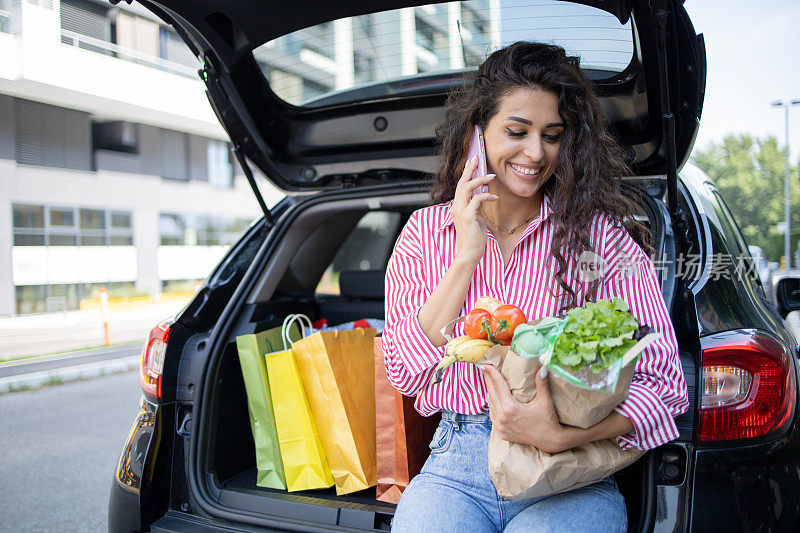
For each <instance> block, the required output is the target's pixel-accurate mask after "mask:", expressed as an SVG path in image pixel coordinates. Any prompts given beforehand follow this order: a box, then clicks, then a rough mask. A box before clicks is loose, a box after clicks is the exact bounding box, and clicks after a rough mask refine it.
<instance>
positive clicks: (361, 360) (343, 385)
mask: <svg viewBox="0 0 800 533" xmlns="http://www.w3.org/2000/svg"><path fill="white" fill-rule="evenodd" d="M374 338H375V330H374V329H371V328H370V329H364V328H358V329H355V330H351V331H324V332H317V333H314V334H312V335H309V336H308V337H305V338H304V339H301V340H299V341H296V342H294V343H292V352H293V353H294V355H295V358H296V359H297V366H298V368H299V370H300V377H301V378H302V380H303V387H304V388H305V391H306V394H307V395H308V403H309V405H310V407H311V412H312V413H313V415H314V421H315V423H316V426H317V430H318V431H319V436H320V439H321V441H322V446H323V448H324V449H325V455H326V456H327V458H328V464H329V465H330V467H331V472H332V473H333V479H334V480H335V482H336V494H349V493H351V492H356V491H359V490H364V489H367V488H369V487H374V486H375V484H376V483H377V471H376V459H375V384H374V382H373V380H372V377H373V368H372V367H373V343H374V341H373V339H374Z"/></svg>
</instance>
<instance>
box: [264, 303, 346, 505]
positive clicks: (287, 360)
mask: <svg viewBox="0 0 800 533" xmlns="http://www.w3.org/2000/svg"><path fill="white" fill-rule="evenodd" d="M296 320H297V315H290V316H288V317H286V320H285V321H284V323H283V337H284V346H288V345H289V342H291V341H290V339H288V338H287V337H288V332H289V328H290V327H291V325H292V324H293V323H294V322H295V321H296ZM266 360H267V376H268V377H269V386H270V392H271V394H272V408H273V411H274V413H275V425H276V427H277V430H278V445H279V446H280V450H281V459H282V461H283V470H284V474H285V476H286V487H287V490H288V491H289V492H293V491H297V490H306V489H322V488H328V487H331V486H333V476H332V475H331V469H330V467H329V466H328V461H327V459H326V457H325V451H324V449H323V447H322V443H321V442H320V438H319V434H318V433H317V428H316V426H315V424H314V419H313V418H312V416H311V409H310V408H309V405H308V399H307V398H306V393H305V390H304V389H303V384H302V382H301V380H300V374H299V372H298V369H297V364H296V362H295V358H294V354H293V353H292V349H291V348H289V349H285V350H283V351H280V352H273V353H268V354H266Z"/></svg>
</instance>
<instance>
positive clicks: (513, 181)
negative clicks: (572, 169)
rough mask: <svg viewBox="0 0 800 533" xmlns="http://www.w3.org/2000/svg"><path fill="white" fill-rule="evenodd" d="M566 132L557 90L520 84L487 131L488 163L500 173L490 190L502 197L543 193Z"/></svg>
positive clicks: (492, 120)
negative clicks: (559, 108)
mask: <svg viewBox="0 0 800 533" xmlns="http://www.w3.org/2000/svg"><path fill="white" fill-rule="evenodd" d="M563 133H564V121H563V120H562V118H561V116H560V115H559V114H558V96H557V95H556V94H555V93H553V92H550V91H545V90H543V89H539V88H536V89H529V88H519V89H515V90H514V91H512V92H510V93H509V94H508V95H506V96H505V97H503V98H502V100H501V101H500V109H499V111H498V112H497V114H496V115H494V116H493V117H492V118H491V119H490V120H489V124H488V125H487V126H486V130H485V131H484V140H485V142H486V163H487V166H488V169H489V172H491V173H494V174H496V175H497V177H496V178H495V179H494V180H493V181H492V183H491V185H490V186H489V190H490V192H492V193H494V194H497V195H498V196H500V197H501V198H502V197H503V196H507V194H508V193H511V194H512V195H515V196H518V197H523V198H531V197H533V196H537V195H539V194H540V190H541V188H542V186H543V185H544V183H545V182H546V181H547V179H548V178H549V177H550V176H551V175H552V174H553V170H554V169H555V166H556V162H557V160H558V150H559V147H560V146H561V137H562V135H563Z"/></svg>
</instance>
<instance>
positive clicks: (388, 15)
mask: <svg viewBox="0 0 800 533" xmlns="http://www.w3.org/2000/svg"><path fill="white" fill-rule="evenodd" d="M633 36H634V35H633V30H632V25H631V23H630V22H628V23H626V24H620V23H619V21H618V20H617V19H616V17H614V16H613V15H611V14H609V13H606V12H605V11H602V10H600V9H596V8H593V7H589V6H585V5H579V4H572V3H568V2H553V0H502V1H500V2H491V1H488V0H467V1H464V2H451V3H448V4H430V5H423V6H417V7H414V8H402V9H395V10H390V11H383V12H379V13H372V14H368V15H361V16H358V17H351V18H344V19H339V20H335V21H331V22H327V23H325V24H319V25H316V26H312V27H308V28H304V29H301V30H298V31H295V32H292V33H290V34H288V35H284V36H282V37H279V38H277V39H273V40H272V41H269V42H267V43H264V44H263V45H261V46H259V47H257V48H256V49H255V50H254V51H253V55H254V57H255V59H256V61H257V62H258V64H259V66H260V67H261V70H262V72H264V74H265V78H266V79H267V80H269V81H270V88H271V89H272V90H273V91H274V92H275V94H277V95H278V96H279V97H281V98H283V99H284V100H286V101H287V102H290V103H292V104H295V105H307V106H310V107H314V106H323V105H333V104H336V103H343V102H349V101H354V100H361V99H367V98H380V97H388V96H392V95H394V94H397V93H402V92H405V91H407V92H411V91H424V90H430V87H426V86H425V85H424V84H420V83H419V80H418V79H416V78H418V75H419V74H420V73H423V72H424V73H427V74H430V75H441V76H442V77H443V78H445V77H450V76H452V75H454V74H455V75H460V74H461V73H462V72H463V71H464V68H465V67H466V68H474V67H476V66H477V65H478V64H480V63H481V62H482V61H483V59H484V58H486V57H487V55H488V54H489V53H491V52H492V51H494V50H497V49H499V48H501V47H503V46H506V45H508V44H510V43H513V42H515V41H519V40H528V41H539V42H547V43H554V44H557V45H560V46H563V47H564V48H565V49H566V50H567V52H568V53H569V54H570V55H576V56H579V57H580V58H581V67H582V68H584V69H585V70H587V73H588V74H589V77H590V78H593V79H605V78H609V77H611V76H613V75H614V74H616V73H619V72H621V71H622V70H623V69H625V67H627V66H628V65H629V64H630V61H631V59H632V58H633V53H634V45H633ZM347 58H349V60H343V59H347ZM354 88H358V89H360V90H357V91H352V92H350V90H351V89H354ZM433 89H434V90H441V87H434V88H433Z"/></svg>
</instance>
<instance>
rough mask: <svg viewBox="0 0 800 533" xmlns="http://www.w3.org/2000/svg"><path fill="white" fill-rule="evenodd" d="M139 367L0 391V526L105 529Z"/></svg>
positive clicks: (135, 398) (135, 402)
mask: <svg viewBox="0 0 800 533" xmlns="http://www.w3.org/2000/svg"><path fill="white" fill-rule="evenodd" d="M140 395H141V389H140V388H139V381H138V375H137V373H136V372H125V373H122V374H115V375H111V376H105V377H101V378H96V379H92V380H87V381H77V382H72V383H65V384H63V385H58V386H53V387H46V388H43V389H39V390H34V391H27V392H16V393H12V394H4V395H2V396H0V421H2V431H0V450H2V451H0V531H14V532H17V531H20V532H22V531H57V532H63V531H87V532H92V533H97V532H102V531H106V530H107V512H108V491H109V488H110V486H111V477H112V474H113V471H114V468H115V467H116V462H117V459H118V457H119V453H120V451H121V450H122V445H123V444H124V441H125V437H126V435H127V433H128V430H129V429H130V426H131V423H132V422H133V419H134V417H135V415H136V413H137V409H138V402H139V397H140Z"/></svg>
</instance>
